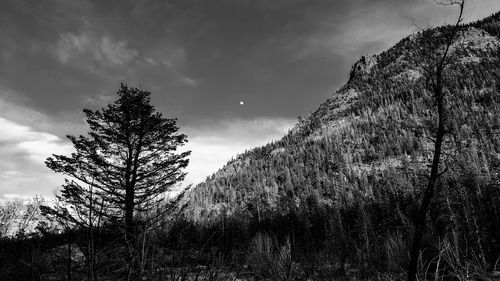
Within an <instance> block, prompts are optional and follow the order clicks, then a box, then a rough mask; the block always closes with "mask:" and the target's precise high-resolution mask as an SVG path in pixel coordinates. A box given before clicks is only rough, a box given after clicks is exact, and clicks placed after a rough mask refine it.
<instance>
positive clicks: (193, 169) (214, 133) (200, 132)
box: [184, 118, 296, 185]
mask: <svg viewBox="0 0 500 281" xmlns="http://www.w3.org/2000/svg"><path fill="white" fill-rule="evenodd" d="M295 122H296V121H295V120H292V119H283V118H256V119H252V120H223V121H219V122H214V124H211V125H207V126H202V127H200V128H198V127H197V128H186V130H185V131H186V134H187V135H188V140H189V142H188V143H187V145H186V146H185V147H184V149H186V150H191V151H192V153H191V156H190V161H189V165H188V167H187V170H186V171H187V172H188V175H187V176H186V179H185V181H184V185H188V184H197V183H200V182H202V181H203V180H205V178H206V177H207V176H209V175H211V174H212V173H214V172H216V171H217V170H218V169H220V168H222V167H223V166H224V164H226V163H227V161H229V160H230V159H231V158H232V157H235V156H236V155H237V154H239V153H243V152H245V150H246V149H250V148H253V147H258V146H261V145H265V144H267V143H269V142H270V141H272V140H278V139H280V138H281V137H283V136H284V135H285V134H286V133H287V132H288V130H290V129H291V128H292V126H293V125H294V124H295Z"/></svg>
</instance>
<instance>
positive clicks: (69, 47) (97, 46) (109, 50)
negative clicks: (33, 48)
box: [56, 32, 139, 66]
mask: <svg viewBox="0 0 500 281" xmlns="http://www.w3.org/2000/svg"><path fill="white" fill-rule="evenodd" d="M138 54H139V52H138V51H137V50H136V49H132V48H128V47H127V43H126V42H124V41H113V40H112V39H111V38H109V37H107V36H103V37H98V36H95V35H93V34H90V33H85V32H83V33H80V34H78V35H75V34H73V33H64V34H61V35H60V39H59V42H58V43H57V48H56V55H57V57H58V59H59V61H60V62H62V63H69V62H71V61H73V60H76V59H81V58H86V57H90V58H91V59H92V60H93V61H94V62H101V63H105V64H107V65H111V66H113V65H116V66H120V65H125V64H128V63H130V62H132V61H133V60H134V59H135V58H136V57H137V56H138Z"/></svg>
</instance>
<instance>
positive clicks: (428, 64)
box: [407, 0, 465, 281]
mask: <svg viewBox="0 0 500 281" xmlns="http://www.w3.org/2000/svg"><path fill="white" fill-rule="evenodd" d="M441 4H445V5H458V6H459V15H458V19H457V22H456V23H455V25H453V26H451V27H450V29H449V30H445V45H444V49H443V50H435V51H434V52H432V53H430V54H428V55H425V54H421V55H423V56H422V57H424V58H426V59H425V60H424V61H423V62H421V63H420V68H421V69H422V70H423V71H424V73H425V75H426V87H427V88H428V89H430V91H431V92H432V94H433V98H434V101H435V104H436V111H437V130H436V138H435V139H434V155H433V159H432V165H431V172H430V175H429V180H428V182H427V187H426V189H425V190H424V196H423V198H422V202H421V203H420V207H419V210H418V213H417V215H416V218H415V223H414V224H415V232H414V235H413V244H412V248H411V252H410V264H409V266H408V276H407V280H408V281H415V280H416V274H417V265H418V258H419V253H420V244H421V242H422V237H423V233H424V230H425V218H426V216H427V212H428V210H429V206H430V203H431V200H432V197H433V196H434V193H435V192H434V189H435V186H436V182H437V180H438V178H439V176H440V175H441V174H443V173H444V172H445V171H446V169H445V170H444V171H439V168H440V158H441V153H442V151H441V150H442V145H443V142H444V138H445V134H446V133H447V129H446V121H447V120H446V119H447V112H446V104H445V103H446V99H445V96H446V93H447V92H449V91H450V88H449V87H447V85H446V79H445V71H446V69H447V67H448V66H449V65H450V64H451V60H450V57H451V56H450V52H451V47H452V44H453V42H454V40H455V38H456V36H457V33H458V31H459V30H460V24H461V23H462V20H463V18H462V15H463V11H464V4H465V0H460V1H454V0H450V1H449V2H447V3H441ZM430 43H431V44H432V41H431V42H430Z"/></svg>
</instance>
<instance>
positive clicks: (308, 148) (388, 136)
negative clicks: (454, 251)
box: [184, 13, 500, 255]
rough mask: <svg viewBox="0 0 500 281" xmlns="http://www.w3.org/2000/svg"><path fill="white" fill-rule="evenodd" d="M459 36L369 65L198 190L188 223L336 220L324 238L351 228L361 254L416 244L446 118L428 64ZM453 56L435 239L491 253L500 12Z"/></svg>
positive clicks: (476, 26) (497, 244) (473, 27)
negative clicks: (402, 240)
mask: <svg viewBox="0 0 500 281" xmlns="http://www.w3.org/2000/svg"><path fill="white" fill-rule="evenodd" d="M449 30H450V27H449V26H443V27H438V28H434V29H430V30H425V31H422V32H419V33H416V34H413V35H411V36H408V37H406V38H404V39H402V40H401V41H400V42H398V43H397V44H396V45H395V46H393V47H392V48H390V49H388V50H387V51H384V52H382V53H380V54H377V55H370V56H363V57H361V59H360V60H359V61H358V62H356V63H355V64H354V66H353V67H352V70H351V72H350V75H349V80H348V82H347V83H346V84H345V85H344V86H343V87H341V88H340V89H339V90H338V91H337V92H335V93H334V94H333V95H332V96H331V97H330V98H329V99H327V100H326V101H325V102H324V103H322V104H321V105H320V106H319V107H318V109H317V110H316V111H314V112H312V113H311V114H309V116H307V117H305V118H299V121H298V123H297V124H296V125H295V127H294V128H293V129H291V130H290V132H289V133H288V134H287V135H286V136H285V137H283V138H282V139H281V140H279V141H275V142H272V143H269V144H267V145H265V146H262V147H258V148H255V149H252V150H250V151H247V152H245V153H243V154H240V155H238V156H237V157H236V158H235V159H233V160H231V161H229V162H228V163H227V164H226V165H225V166H224V167H223V168H222V169H220V170H219V171H218V172H216V173H214V174H213V175H212V176H210V177H208V178H207V179H206V180H205V182H203V183H200V184H198V185H197V186H195V187H194V188H193V189H192V190H190V191H189V192H188V193H187V195H186V200H187V201H186V204H185V206H184V207H185V208H184V215H185V218H186V219H188V220H190V221H195V222H198V223H210V222H213V221H217V220H218V218H220V217H227V216H233V217H237V218H238V219H242V220H247V221H257V222H259V223H260V222H261V221H263V220H265V219H266V218H269V217H271V218H275V217H276V216H277V215H285V214H289V213H293V214H299V215H297V216H298V217H299V218H302V217H304V216H307V217H308V218H309V219H304V221H305V223H306V224H307V225H311V224H314V223H315V222H314V220H315V219H316V218H317V217H320V216H321V217H327V219H324V220H323V221H322V223H323V224H324V225H323V226H321V225H320V226H319V227H320V228H321V229H323V232H324V233H329V232H328V230H324V228H329V229H340V230H339V231H343V232H342V233H345V231H347V230H345V229H349V230H348V231H350V232H352V233H351V237H354V238H353V239H354V240H355V241H358V242H356V243H358V244H359V245H360V246H358V247H357V249H369V248H370V247H369V245H368V244H369V243H368V241H372V242H373V241H382V242H383V243H385V242H384V241H388V240H387V239H385V238H384V239H382V240H377V239H380V237H382V236H384V237H389V236H390V235H392V234H394V233H396V230H397V232H398V233H399V231H401V232H402V233H404V235H405V237H406V235H407V233H409V232H410V231H409V229H411V227H412V224H411V221H412V219H413V215H414V213H415V209H416V206H417V204H418V200H419V198H420V194H421V191H422V189H423V188H424V186H425V183H426V177H425V175H427V174H428V165H429V163H430V161H431V158H432V155H433V135H434V130H435V129H434V125H433V124H435V120H436V113H435V106H434V103H433V97H432V93H431V92H430V91H429V90H428V87H427V86H426V85H427V84H426V80H427V78H428V76H427V75H426V73H425V72H424V71H423V68H422V65H423V64H426V62H427V61H428V59H429V57H431V54H439V52H442V46H443V45H444V34H447V32H448V31H449ZM450 58H451V59H452V61H451V64H450V66H449V67H448V68H447V69H446V74H445V76H446V82H447V87H446V89H447V98H446V104H447V108H446V110H447V112H448V113H447V121H446V127H447V130H448V131H449V133H448V134H447V137H446V141H445V143H444V148H445V151H444V155H443V164H442V165H441V167H442V169H444V170H446V172H445V173H443V175H442V176H441V178H440V180H439V183H438V191H437V196H436V199H435V200H434V201H433V205H432V208H431V225H432V231H434V232H435V233H440V235H442V236H443V237H448V236H449V237H452V238H453V239H455V240H456V241H458V240H460V241H462V240H461V239H462V238H460V237H462V236H463V237H465V238H463V241H469V242H470V241H475V242H474V243H475V244H474V245H476V246H477V247H478V249H479V250H478V251H479V252H483V250H484V249H485V248H486V249H487V250H484V251H485V252H486V254H485V255H488V253H490V254H491V255H493V254H494V251H495V250H493V249H500V241H498V239H497V238H495V237H500V229H499V227H498V225H500V221H499V219H498V218H499V217H498V215H499V214H500V204H499V203H500V188H498V186H499V183H500V13H496V14H494V15H492V16H490V17H488V18H485V19H483V20H480V21H477V22H474V23H470V24H466V25H463V26H462V29H461V31H460V33H459V34H458V37H457V40H455V41H454V43H453V45H452V47H451V56H450ZM318 210H322V211H321V212H320V213H321V214H320V213H318V212H319V211H318ZM325 210H326V211H325ZM311 214H315V215H311ZM318 214H320V215H318ZM336 217H338V219H337V218H336ZM320 224H321V223H320ZM285 225H286V224H285ZM328 225H331V226H328ZM389 230H390V231H389ZM393 230H394V231H393ZM389 232H391V233H392V234H390V233H389ZM330 233H334V231H333V230H331V231H330ZM474 233H475V234H474ZM325 235H326V234H325ZM469 235H470V236H469ZM325 237H326V236H325ZM356 237H357V238H356ZM363 237H364V238H366V239H364V238H363ZM391 237H392V236H391ZM398 237H399V236H398ZM452 238H450V239H452ZM325 239H326V238H325ZM365 240H366V242H363V241H365ZM389 241H390V240H389ZM478 241H479V242H478ZM469 242H467V243H469ZM476 242H477V243H476ZM363 243H366V245H365V246H363ZM457 243H458V242H457ZM463 243H465V244H467V243H466V242H463ZM472 244H473V243H472V242H470V243H469V244H468V245H472ZM485 245H486V246H485ZM476 246H474V247H476ZM470 247H472V246H470ZM366 251H368V250H366ZM488 251H490V252H488Z"/></svg>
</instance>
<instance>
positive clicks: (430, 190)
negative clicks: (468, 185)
mask: <svg viewBox="0 0 500 281" xmlns="http://www.w3.org/2000/svg"><path fill="white" fill-rule="evenodd" d="M436 80H437V85H436V87H435V88H434V89H435V97H436V102H437V107H438V130H437V135H436V140H435V142H434V158H433V160H432V167H431V175H430V177H429V181H428V183H427V188H426V189H425V193H424V198H423V199H422V203H421V205H420V209H419V211H418V213H417V217H416V219H415V233H414V235H413V245H412V248H411V252H410V264H409V267H408V279H407V280H408V281H415V280H416V277H417V265H418V258H419V254H420V244H421V243H422V237H423V235H424V232H425V220H426V217H427V211H428V210H429V206H430V204H431V200H432V197H433V195H434V189H435V186H436V182H437V179H438V177H439V161H440V157H441V147H442V144H443V140H444V134H445V129H444V118H445V116H444V114H445V112H444V104H443V103H444V100H443V90H442V85H441V82H440V80H441V73H439V72H438V78H437V79H436Z"/></svg>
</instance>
